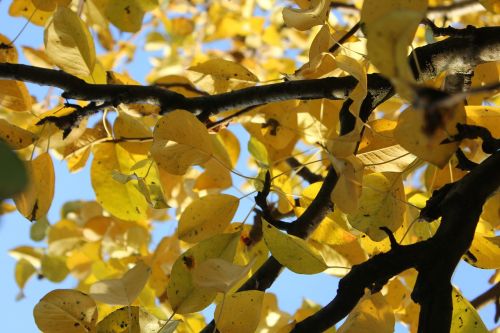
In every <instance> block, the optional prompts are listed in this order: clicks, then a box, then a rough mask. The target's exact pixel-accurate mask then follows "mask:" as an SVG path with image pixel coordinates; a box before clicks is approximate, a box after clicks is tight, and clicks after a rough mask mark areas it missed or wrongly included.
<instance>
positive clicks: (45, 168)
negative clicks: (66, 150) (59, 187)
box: [14, 153, 55, 221]
mask: <svg viewBox="0 0 500 333" xmlns="http://www.w3.org/2000/svg"><path fill="white" fill-rule="evenodd" d="M26 169H27V171H28V178H29V179H30V182H29V184H28V188H27V189H26V190H25V191H24V192H23V193H21V194H18V195H16V196H15V197H14V201H15V203H16V207H17V210H19V212H20V213H21V214H23V216H24V217H26V218H27V219H29V220H31V221H33V220H37V219H39V218H41V217H43V216H45V214H47V212H48V211H49V208H50V205H51V203H52V198H53V197H54V185H55V174H54V165H53V164H52V158H51V157H50V155H49V154H48V153H43V154H41V155H39V156H38V157H37V158H35V159H34V160H32V161H29V162H27V163H26Z"/></svg>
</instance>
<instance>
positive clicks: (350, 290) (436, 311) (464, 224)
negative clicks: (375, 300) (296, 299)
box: [292, 151, 500, 333]
mask: <svg viewBox="0 0 500 333" xmlns="http://www.w3.org/2000/svg"><path fill="white" fill-rule="evenodd" d="M499 169H500V151H497V152H496V153H495V154H493V155H491V156H490V157H489V158H488V159H486V160H485V161H484V162H483V163H481V164H480V165H478V166H477V167H476V168H474V170H473V171H472V172H470V173H469V174H467V175H466V176H464V177H463V178H462V179H461V180H459V181H457V182H455V183H453V184H452V185H451V186H450V187H449V188H448V189H447V191H446V192H437V193H444V194H442V200H439V201H438V200H430V202H431V203H430V204H431V205H436V206H437V207H436V208H434V209H433V210H435V211H438V212H439V214H440V216H442V222H441V224H440V226H439V228H438V230H437V232H436V234H435V235H434V237H432V238H430V239H428V240H425V241H422V242H418V243H415V244H411V245H400V246H397V247H393V248H392V249H391V250H390V251H389V252H387V253H382V254H378V255H376V256H374V257H372V258H370V259H369V260H367V261H366V262H364V263H362V264H360V265H355V266H354V267H353V268H352V269H351V271H350V272H349V273H348V274H347V275H346V276H345V277H344V278H342V279H341V281H340V283H339V288H338V292H337V295H336V296H335V298H334V299H333V300H332V301H331V302H330V303H329V304H328V305H326V306H325V307H324V308H322V309H321V310H320V311H318V312H317V313H315V314H314V315H312V316H310V317H308V318H306V319H305V320H303V321H302V322H299V323H297V325H296V327H295V328H294V329H293V330H292V332H294V333H296V332H320V331H323V330H326V329H327V328H329V327H331V326H333V325H335V324H336V323H338V322H339V321H340V320H341V319H342V318H344V317H345V316H347V315H348V314H349V312H351V311H352V309H353V308H354V306H356V304H357V303H358V301H359V299H360V298H361V297H362V296H363V294H364V290H365V288H369V289H370V290H372V289H373V287H374V286H377V285H379V284H380V281H387V280H388V279H390V278H391V277H393V276H395V275H397V274H399V273H401V272H402V271H404V270H406V269H408V268H411V267H413V268H416V269H417V270H418V272H419V275H418V278H417V282H416V285H415V288H414V290H413V293H412V298H413V299H414V300H415V301H416V302H418V303H420V304H421V312H420V320H419V332H421V333H423V332H438V333H440V332H443V333H444V332H446V333H448V332H449V329H450V324H451V313H452V308H451V283H450V279H451V275H452V273H453V271H454V270H455V267H456V265H457V264H458V262H459V260H460V258H461V257H462V255H463V254H464V253H465V252H466V251H467V250H468V248H469V246H470V244H471V242H472V239H473V237H474V231H475V228H476V225H477V221H478V219H479V215H480V214H481V210H482V206H483V204H484V202H485V201H486V199H487V197H488V196H489V195H491V194H492V193H493V192H494V191H495V190H496V189H497V188H498V187H499V186H500V173H499V172H498V170H499ZM470 193H474V196H471V195H470ZM433 197H434V194H433ZM431 199H432V198H431ZM428 205H429V203H428Z"/></svg>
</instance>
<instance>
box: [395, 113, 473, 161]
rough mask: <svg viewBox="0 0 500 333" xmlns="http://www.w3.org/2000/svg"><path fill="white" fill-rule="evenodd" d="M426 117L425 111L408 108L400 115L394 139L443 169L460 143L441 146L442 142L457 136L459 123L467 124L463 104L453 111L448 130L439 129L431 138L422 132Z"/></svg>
mask: <svg viewBox="0 0 500 333" xmlns="http://www.w3.org/2000/svg"><path fill="white" fill-rule="evenodd" d="M424 117H425V116H424V111H423V110H415V109H413V108H412V107H409V108H407V109H406V110H404V111H403V112H402V113H401V114H400V115H399V119H398V125H397V126H396V128H395V129H394V137H395V138H396V140H397V141H398V143H399V144H400V145H401V146H402V147H403V148H404V149H406V150H408V151H409V152H410V153H412V154H414V155H416V156H418V157H420V158H421V159H423V160H425V161H427V162H430V163H432V164H434V165H437V166H438V167H440V168H442V167H444V166H445V165H446V163H448V160H449V159H450V157H451V156H452V155H453V154H454V153H455V151H456V150H457V148H458V145H459V143H456V142H454V143H447V144H441V142H442V141H443V140H445V139H446V138H448V136H450V135H454V134H457V129H456V125H457V123H461V124H463V123H465V111H464V107H463V104H460V105H458V106H457V107H455V108H454V110H452V114H451V115H450V119H447V120H446V125H445V127H446V128H445V129H441V128H439V129H437V130H436V132H435V133H434V134H433V135H432V136H431V137H429V136H428V135H427V134H425V133H424V132H423V130H422V129H423V128H424V124H425V120H424Z"/></svg>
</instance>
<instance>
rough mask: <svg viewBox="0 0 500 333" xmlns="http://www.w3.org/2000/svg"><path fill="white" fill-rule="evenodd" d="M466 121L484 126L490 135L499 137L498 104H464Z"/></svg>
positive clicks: (499, 118) (499, 116)
mask: <svg viewBox="0 0 500 333" xmlns="http://www.w3.org/2000/svg"><path fill="white" fill-rule="evenodd" d="M465 113H466V114H467V123H468V124H471V125H478V126H483V127H486V128H487V129H488V130H489V131H490V133H491V135H492V136H494V137H495V138H498V137H500V107H498V106H486V105H485V106H483V105H478V106H469V105H466V106H465Z"/></svg>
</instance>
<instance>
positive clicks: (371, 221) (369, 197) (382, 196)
mask: <svg viewBox="0 0 500 333" xmlns="http://www.w3.org/2000/svg"><path fill="white" fill-rule="evenodd" d="M404 202H405V195H404V188H403V181H402V179H401V176H400V175H399V174H393V173H371V174H368V175H365V176H364V177H363V191H362V193H361V197H360V199H359V206H358V210H357V211H356V212H355V213H350V214H348V215H347V219H348V220H349V223H350V224H351V225H352V226H353V227H354V228H356V229H358V230H359V231H362V232H364V233H366V234H367V235H368V236H370V238H371V239H372V240H374V241H381V240H383V239H384V238H386V237H387V234H386V233H385V232H384V231H382V230H380V227H387V228H389V229H390V230H391V231H393V232H394V231H396V230H397V229H398V228H399V226H400V225H401V223H403V216H404V213H405V208H406V206H405V203H404Z"/></svg>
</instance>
